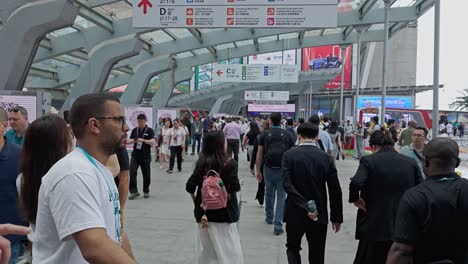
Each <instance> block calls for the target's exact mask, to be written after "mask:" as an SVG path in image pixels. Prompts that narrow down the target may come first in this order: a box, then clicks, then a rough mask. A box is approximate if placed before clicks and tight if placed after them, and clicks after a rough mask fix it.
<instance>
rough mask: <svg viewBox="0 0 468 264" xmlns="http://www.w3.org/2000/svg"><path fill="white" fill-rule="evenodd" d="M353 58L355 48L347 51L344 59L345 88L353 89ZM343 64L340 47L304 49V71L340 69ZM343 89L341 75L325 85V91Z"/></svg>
mask: <svg viewBox="0 0 468 264" xmlns="http://www.w3.org/2000/svg"><path fill="white" fill-rule="evenodd" d="M352 57H353V46H352V45H350V46H349V47H348V48H347V49H346V50H345V57H344V72H345V73H344V88H345V89H351V65H352V61H351V59H352ZM342 64H343V59H342V58H341V50H340V46H338V45H335V46H321V47H313V48H305V49H302V71H309V70H319V69H331V68H340V67H341V65H342ZM340 87H341V74H340V75H338V76H337V77H336V78H335V79H333V80H332V81H331V82H329V83H327V84H325V85H324V86H323V88H325V89H336V88H340Z"/></svg>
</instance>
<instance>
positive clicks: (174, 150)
mask: <svg viewBox="0 0 468 264" xmlns="http://www.w3.org/2000/svg"><path fill="white" fill-rule="evenodd" d="M176 156H177V169H178V170H179V171H181V170H182V146H175V147H174V146H172V147H171V159H170V160H169V170H170V171H172V170H173V169H174V163H175V158H176Z"/></svg>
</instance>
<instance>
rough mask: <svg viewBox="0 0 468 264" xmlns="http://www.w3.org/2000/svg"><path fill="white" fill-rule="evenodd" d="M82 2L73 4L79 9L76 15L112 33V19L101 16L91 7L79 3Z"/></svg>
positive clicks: (79, 1) (77, 1)
mask: <svg viewBox="0 0 468 264" xmlns="http://www.w3.org/2000/svg"><path fill="white" fill-rule="evenodd" d="M81 1H83V0H76V1H75V3H76V4H77V5H78V6H79V7H80V10H79V11H78V15H79V16H81V17H83V18H85V19H86V20H88V21H90V22H92V23H94V24H96V25H97V26H99V27H101V28H103V29H104V30H106V31H108V32H110V33H114V26H113V22H112V18H111V17H110V16H108V15H105V14H102V13H100V12H98V11H96V10H94V9H92V8H91V7H89V6H87V5H86V4H85V3H83V2H81Z"/></svg>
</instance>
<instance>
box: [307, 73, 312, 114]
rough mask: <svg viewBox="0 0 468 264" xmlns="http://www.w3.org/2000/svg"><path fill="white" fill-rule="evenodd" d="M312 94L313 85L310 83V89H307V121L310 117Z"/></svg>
mask: <svg viewBox="0 0 468 264" xmlns="http://www.w3.org/2000/svg"><path fill="white" fill-rule="evenodd" d="M312 92H313V84H312V82H311V83H310V87H309V111H307V117H306V119H309V117H311V116H312Z"/></svg>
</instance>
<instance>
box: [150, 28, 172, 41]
mask: <svg viewBox="0 0 468 264" xmlns="http://www.w3.org/2000/svg"><path fill="white" fill-rule="evenodd" d="M142 36H143V37H144V38H146V39H147V40H149V41H150V42H154V43H162V42H167V41H171V40H173V39H172V38H171V36H169V35H167V34H166V33H164V31H162V30H156V31H153V32H149V33H146V34H143V35H142Z"/></svg>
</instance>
